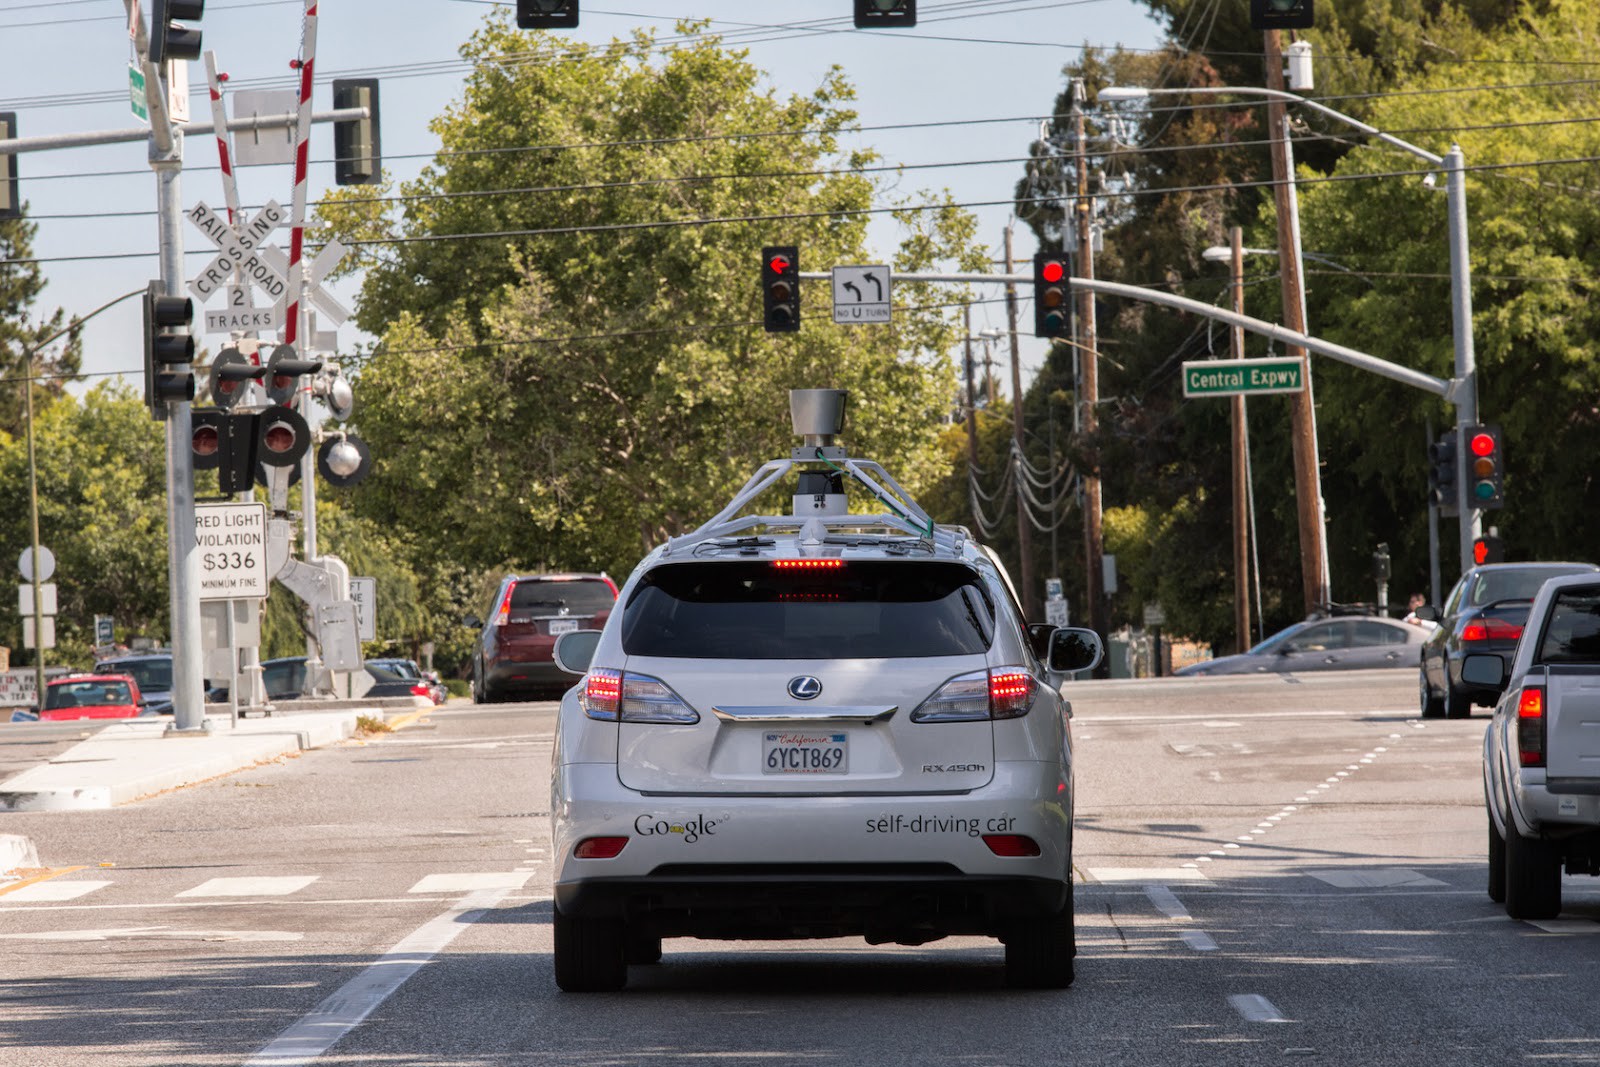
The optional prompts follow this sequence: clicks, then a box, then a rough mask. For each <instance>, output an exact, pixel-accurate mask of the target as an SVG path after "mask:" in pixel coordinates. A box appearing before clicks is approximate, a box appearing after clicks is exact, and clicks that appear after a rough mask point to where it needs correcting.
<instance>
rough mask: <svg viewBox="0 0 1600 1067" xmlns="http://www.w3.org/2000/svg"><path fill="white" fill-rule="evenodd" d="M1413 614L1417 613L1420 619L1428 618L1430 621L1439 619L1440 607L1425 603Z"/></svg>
mask: <svg viewBox="0 0 1600 1067" xmlns="http://www.w3.org/2000/svg"><path fill="white" fill-rule="evenodd" d="M1411 614H1413V615H1415V616H1416V617H1417V618H1419V619H1426V620H1428V621H1429V622H1438V621H1439V609H1438V608H1436V607H1434V606H1433V605H1432V604H1424V605H1422V607H1420V608H1418V609H1417V610H1416V611H1413V612H1412V613H1411Z"/></svg>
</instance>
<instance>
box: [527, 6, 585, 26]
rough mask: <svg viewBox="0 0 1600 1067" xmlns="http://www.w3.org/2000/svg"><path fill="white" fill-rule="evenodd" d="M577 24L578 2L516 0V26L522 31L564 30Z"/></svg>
mask: <svg viewBox="0 0 1600 1067" xmlns="http://www.w3.org/2000/svg"><path fill="white" fill-rule="evenodd" d="M577 24H578V0H517V25H518V26H519V27H521V28H522V29H524V30H565V29H571V28H572V27H574V26H576V25H577Z"/></svg>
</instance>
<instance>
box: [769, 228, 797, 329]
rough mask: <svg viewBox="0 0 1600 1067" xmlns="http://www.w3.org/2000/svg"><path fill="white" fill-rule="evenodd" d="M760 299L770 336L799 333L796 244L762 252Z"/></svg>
mask: <svg viewBox="0 0 1600 1067" xmlns="http://www.w3.org/2000/svg"><path fill="white" fill-rule="evenodd" d="M761 299H762V302H763V304H764V307H765V316H764V317H763V319H762V326H763V327H764V328H765V329H766V331H767V332H768V333H796V332H798V331H799V329H800V249H799V247H798V246H797V245H768V246H767V247H765V248H763V249H762V250H761Z"/></svg>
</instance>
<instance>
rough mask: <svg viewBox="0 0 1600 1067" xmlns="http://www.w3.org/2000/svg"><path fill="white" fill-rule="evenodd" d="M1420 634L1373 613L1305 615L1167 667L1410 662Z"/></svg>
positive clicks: (1363, 666) (1328, 667)
mask: <svg viewBox="0 0 1600 1067" xmlns="http://www.w3.org/2000/svg"><path fill="white" fill-rule="evenodd" d="M1426 636H1427V635H1426V634H1425V633H1424V632H1423V630H1422V628H1421V627H1419V626H1412V625H1410V624H1408V623H1404V622H1400V621H1399V620H1397V619H1388V618H1383V617H1381V616H1376V615H1346V616H1340V617H1336V618H1327V619H1324V618H1316V619H1307V620H1305V621H1304V622H1297V623H1295V624H1294V625H1293V626H1290V627H1288V628H1287V629H1283V630H1279V631H1278V632H1277V633H1275V634H1273V635H1272V636H1271V637H1269V638H1267V639H1266V640H1265V641H1263V642H1261V643H1260V644H1259V645H1256V646H1255V647H1254V648H1252V649H1250V650H1249V651H1248V652H1241V653H1239V654H1238V655H1236V656H1219V657H1218V658H1216V659H1208V660H1202V661H1200V662H1199V663H1191V664H1189V665H1188V666H1186V667H1180V668H1178V669H1177V670H1176V671H1173V672H1172V673H1173V674H1174V675H1178V676H1181V677H1189V676H1192V675H1197V674H1289V673H1291V672H1299V671H1359V670H1367V669H1370V668H1376V667H1415V666H1416V665H1417V652H1418V650H1419V649H1420V648H1421V647H1422V640H1423V638H1424V637H1426Z"/></svg>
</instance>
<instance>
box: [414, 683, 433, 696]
mask: <svg viewBox="0 0 1600 1067" xmlns="http://www.w3.org/2000/svg"><path fill="white" fill-rule="evenodd" d="M411 695H412V696H414V697H427V698H428V699H430V700H431V699H433V694H432V693H431V692H429V691H428V687H427V686H425V685H420V684H419V685H414V686H412V687H411Z"/></svg>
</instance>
